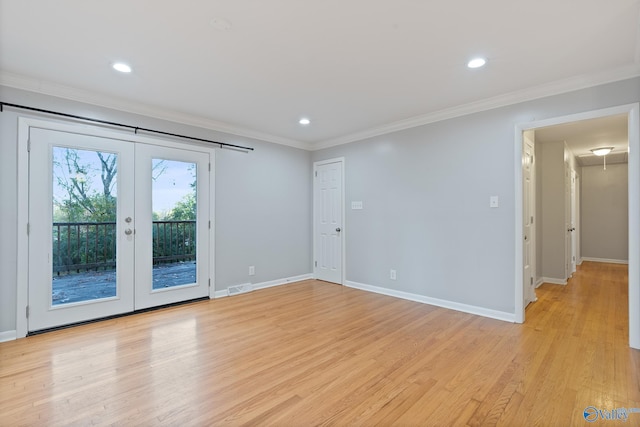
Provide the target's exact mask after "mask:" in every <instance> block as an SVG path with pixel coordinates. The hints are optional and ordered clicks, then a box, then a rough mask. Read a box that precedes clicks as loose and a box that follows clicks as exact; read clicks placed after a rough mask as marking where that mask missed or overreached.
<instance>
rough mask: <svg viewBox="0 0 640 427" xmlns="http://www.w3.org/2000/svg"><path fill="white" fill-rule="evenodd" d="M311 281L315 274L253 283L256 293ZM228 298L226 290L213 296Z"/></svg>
mask: <svg viewBox="0 0 640 427" xmlns="http://www.w3.org/2000/svg"><path fill="white" fill-rule="evenodd" d="M309 279H313V274H311V273H309V274H302V275H300V276H293V277H286V278H284V279H277V280H270V281H268V282H262V283H253V284H252V286H253V290H254V291H255V290H258V289H265V288H272V287H274V286H280V285H286V284H287V283H293V282H301V281H302V280H309ZM226 296H228V292H227V290H226V289H222V290H219V291H216V292H215V293H214V295H213V297H214V298H224V297H226Z"/></svg>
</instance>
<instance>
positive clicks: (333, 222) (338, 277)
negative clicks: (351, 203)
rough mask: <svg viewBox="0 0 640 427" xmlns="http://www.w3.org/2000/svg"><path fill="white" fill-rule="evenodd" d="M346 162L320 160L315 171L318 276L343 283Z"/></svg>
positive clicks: (315, 241) (316, 266)
mask: <svg viewBox="0 0 640 427" xmlns="http://www.w3.org/2000/svg"><path fill="white" fill-rule="evenodd" d="M342 171H343V161H342V160H337V161H331V162H326V163H317V164H316V165H315V171H314V175H315V176H314V218H315V220H314V223H315V224H314V246H315V248H314V253H315V262H314V266H315V277H316V278H317V279H320V280H325V281H327V282H333V283H340V284H342V268H343V265H342V245H343V238H342V236H343V227H344V225H343V223H342V218H343V186H342V184H343V182H342V179H343V177H342Z"/></svg>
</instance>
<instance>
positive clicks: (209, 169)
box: [209, 163, 211, 172]
mask: <svg viewBox="0 0 640 427" xmlns="http://www.w3.org/2000/svg"><path fill="white" fill-rule="evenodd" d="M209 172H211V163H209Z"/></svg>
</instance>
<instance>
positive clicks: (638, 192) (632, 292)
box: [514, 103, 640, 349]
mask: <svg viewBox="0 0 640 427" xmlns="http://www.w3.org/2000/svg"><path fill="white" fill-rule="evenodd" d="M618 114H626V115H627V117H628V121H627V123H628V124H627V127H628V139H629V175H628V181H629V193H628V198H629V345H630V347H632V348H636V349H640V222H638V221H632V220H631V219H632V218H638V217H640V103H633V104H626V105H620V106H616V107H610V108H604V109H600V110H593V111H587V112H583V113H577V114H570V115H566V116H559V117H553V118H550V119H545V120H538V121H531V122H524V123H518V124H516V126H515V146H514V177H515V180H514V182H516V183H520V184H519V185H515V198H514V201H515V251H514V252H515V260H514V261H515V270H514V272H515V280H514V283H515V301H514V303H515V321H516V323H524V321H525V312H524V288H523V283H522V282H523V281H522V274H523V260H522V254H523V245H522V239H523V237H524V236H523V224H522V212H523V197H522V179H523V178H522V140H523V135H522V134H523V132H524V131H525V130H529V129H536V128H540V127H546V126H553V125H558V124H564V123H570V122H576V121H580V120H588V119H595V118H600V117H607V116H613V115H618Z"/></svg>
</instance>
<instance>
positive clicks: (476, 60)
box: [467, 58, 487, 68]
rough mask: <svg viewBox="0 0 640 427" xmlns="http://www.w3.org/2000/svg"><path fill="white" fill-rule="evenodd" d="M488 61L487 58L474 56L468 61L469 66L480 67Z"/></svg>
mask: <svg viewBox="0 0 640 427" xmlns="http://www.w3.org/2000/svg"><path fill="white" fill-rule="evenodd" d="M486 63H487V60H486V59H484V58H473V59H472V60H471V61H469V62H467V67H469V68H480V67H482V66H483V65H484V64H486Z"/></svg>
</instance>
